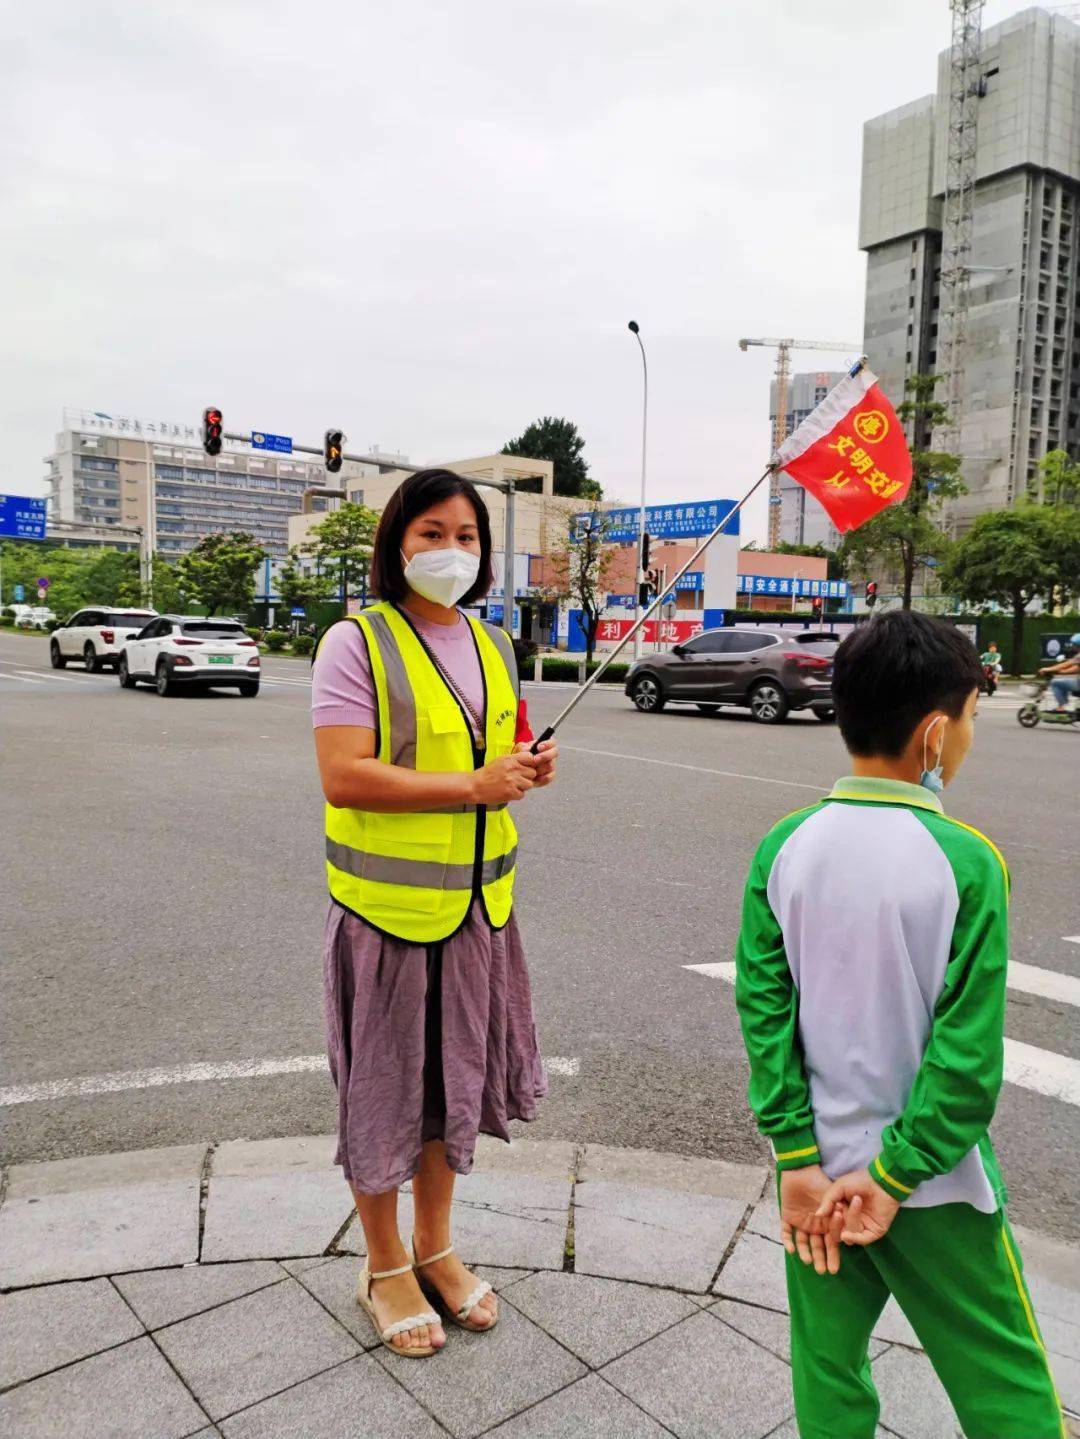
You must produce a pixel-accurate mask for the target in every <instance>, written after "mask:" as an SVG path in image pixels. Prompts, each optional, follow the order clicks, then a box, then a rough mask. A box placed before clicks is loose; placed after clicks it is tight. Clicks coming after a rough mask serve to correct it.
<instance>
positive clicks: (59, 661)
mask: <svg viewBox="0 0 1080 1439" xmlns="http://www.w3.org/2000/svg"><path fill="white" fill-rule="evenodd" d="M49 659H50V660H51V661H52V667H53V669H54V670H62V669H65V668H66V667H67V660H66V659H65V658H64V656H63V655H62V654H61V653H60V645H59V643H58V642H57V641H56V640H53V641H52V643H51V644H50V645H49Z"/></svg>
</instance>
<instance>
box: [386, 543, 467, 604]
mask: <svg viewBox="0 0 1080 1439" xmlns="http://www.w3.org/2000/svg"><path fill="white" fill-rule="evenodd" d="M401 558H402V559H403V560H404V559H405V556H404V554H402V556H401ZM479 573H480V556H479V555H473V554H470V553H469V551H468V550H459V549H458V548H457V546H456V545H451V546H450V548H449V549H441V550H417V552H416V554H415V555H413V557H412V559H411V560H406V562H405V583H406V584H407V585H408V586H409V588H410V589H414V590H415V591H416V593H417V594H418V595H423V597H424V599H426V600H430V601H431V603H432V604H433V605H445V606H446V607H447V609H449V608H450V607H451V606H452V605H456V604H457V602H458V600H459V599H461V597H462V595H464V594H467V593H468V591H469V590H471V589H472V587H473V585H474V584H475V583H476V577H477V575H478V574H479Z"/></svg>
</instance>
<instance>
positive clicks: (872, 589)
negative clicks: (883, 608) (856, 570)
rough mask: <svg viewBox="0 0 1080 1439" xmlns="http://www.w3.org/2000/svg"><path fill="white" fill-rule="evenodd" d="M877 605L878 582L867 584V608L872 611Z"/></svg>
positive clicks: (871, 581) (869, 581)
mask: <svg viewBox="0 0 1080 1439" xmlns="http://www.w3.org/2000/svg"><path fill="white" fill-rule="evenodd" d="M876 604H877V580H867V582H866V608H867V609H868V610H872V609H873V608H874V606H875V605H876Z"/></svg>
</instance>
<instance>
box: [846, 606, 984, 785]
mask: <svg viewBox="0 0 1080 1439" xmlns="http://www.w3.org/2000/svg"><path fill="white" fill-rule="evenodd" d="M984 684H985V676H984V675H983V670H982V665H980V663H979V657H978V655H977V654H976V653H975V646H974V645H973V644H972V643H971V641H970V640H969V639H968V638H967V637H966V636H965V635H964V634H962V633H961V631H960V630H958V629H957V628H956V626H955V625H951V624H949V623H948V622H947V621H946V620H942V619H938V618H936V617H935V616H934V615H923V614H918V613H917V612H916V611H914V610H908V611H904V610H898V611H893V612H892V613H890V614H887V615H877V616H875V618H874V619H872V620H870V621H868V622H867V623H866V624H860V625H857V626H856V627H855V629H854V630H852V632H851V634H849V635H848V637H847V639H845V640H844V642H843V643H842V644H841V645H840V647H839V649H838V650H837V651H836V658H835V660H834V662H833V700H834V702H835V704H836V718H837V722H838V723H839V725H840V733H841V734H842V735H843V737H844V743H845V744H846V745H847V747H848V749H849V751H850V752H851V753H852V754H854V755H860V756H862V757H864V758H865V757H869V756H871V755H884V756H885V757H886V758H888V759H896V758H897V756H898V755H901V754H903V752H904V749H905V747H906V746H907V743H908V740H910V738H911V736H912V734H913V733H914V730H915V727H916V725H917V724H918V723H919V721H920V720H921V719H923V718H924V716H926V715H928V714H929V713H930V711H931V710H938V709H940V710H944V711H945V713H946V714H948V715H952V716H953V718H954V719H958V718H959V717H960V715H961V713H962V712H963V708H964V705H965V704H966V703H967V701H968V699H969V697H970V695H971V692H972V690H977V689H982V688H983V686H984Z"/></svg>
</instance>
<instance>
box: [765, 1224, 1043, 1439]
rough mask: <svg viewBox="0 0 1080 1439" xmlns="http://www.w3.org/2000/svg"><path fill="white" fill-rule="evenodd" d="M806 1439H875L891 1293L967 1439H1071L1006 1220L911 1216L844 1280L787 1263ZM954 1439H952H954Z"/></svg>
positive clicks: (846, 1261)
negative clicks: (876, 1379) (878, 1356)
mask: <svg viewBox="0 0 1080 1439" xmlns="http://www.w3.org/2000/svg"><path fill="white" fill-rule="evenodd" d="M786 1260H787V1290H788V1302H789V1305H790V1309H791V1367H792V1381H793V1384H794V1389H795V1416H796V1420H797V1422H798V1426H799V1436H800V1439H873V1436H874V1431H875V1428H876V1426H877V1420H878V1408H879V1403H878V1396H877V1390H876V1389H875V1388H874V1383H873V1379H872V1378H871V1374H870V1360H869V1356H868V1352H867V1351H868V1348H869V1344H870V1333H871V1330H872V1329H873V1328H874V1325H875V1324H876V1323H877V1321H878V1318H879V1317H880V1315H881V1311H882V1309H884V1307H885V1303H886V1300H887V1299H888V1297H889V1295H890V1294H893V1295H895V1296H896V1300H897V1302H898V1304H899V1305H900V1308H901V1309H902V1310H903V1311H904V1313H905V1314H906V1315H907V1317H908V1319H909V1321H910V1322H911V1326H912V1328H913V1329H914V1330H915V1333H916V1334H917V1335H918V1336H919V1342H920V1343H921V1344H922V1346H923V1348H924V1349H925V1350H926V1355H927V1358H928V1359H929V1360H930V1362H931V1364H933V1366H934V1369H935V1370H936V1371H937V1375H938V1378H939V1379H940V1380H941V1382H942V1384H943V1385H944V1386H945V1390H946V1393H947V1394H948V1396H949V1399H950V1400H951V1402H952V1405H953V1408H954V1409H955V1410H956V1414H957V1418H958V1420H959V1422H960V1425H961V1428H962V1429H963V1432H964V1434H965V1436H966V1439H1061V1436H1063V1435H1065V1433H1066V1430H1065V1427H1064V1420H1063V1418H1062V1413H1061V1405H1060V1402H1059V1400H1058V1397H1057V1394H1056V1392H1055V1390H1054V1382H1053V1379H1052V1378H1051V1375H1050V1369H1049V1366H1048V1364H1047V1359H1046V1351H1045V1349H1044V1348H1043V1342H1042V1337H1041V1335H1040V1334H1039V1330H1038V1326H1037V1324H1036V1322H1035V1314H1034V1310H1033V1309H1032V1305H1031V1299H1030V1297H1029V1295H1028V1291H1027V1285H1026V1284H1025V1283H1024V1276H1023V1272H1022V1269H1021V1266H1020V1255H1019V1251H1018V1249H1017V1247H1016V1242H1015V1240H1014V1239H1013V1237H1012V1233H1011V1231H1010V1229H1009V1224H1008V1221H1007V1219H1006V1218H1005V1214H1004V1212H1003V1211H999V1212H998V1213H997V1214H980V1213H979V1211H978V1210H976V1209H973V1208H972V1207H971V1205H969V1204H941V1205H937V1206H935V1207H934V1208H929V1209H901V1210H900V1213H899V1214H898V1215H897V1216H896V1218H895V1220H894V1221H893V1224H892V1227H891V1228H890V1230H889V1232H888V1234H887V1235H886V1236H885V1238H884V1239H881V1240H879V1241H878V1242H877V1243H876V1244H871V1245H868V1246H867V1247H866V1248H865V1249H862V1248H846V1247H845V1248H844V1250H843V1253H842V1255H841V1259H840V1273H839V1274H835V1275H834V1274H823V1275H819V1274H815V1272H814V1270H813V1269H812V1268H810V1267H808V1266H806V1265H804V1264H803V1263H802V1262H801V1260H800V1259H799V1258H798V1257H797V1256H795V1255H791V1254H789V1255H787V1256H786ZM942 1439H946V1436H942Z"/></svg>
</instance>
